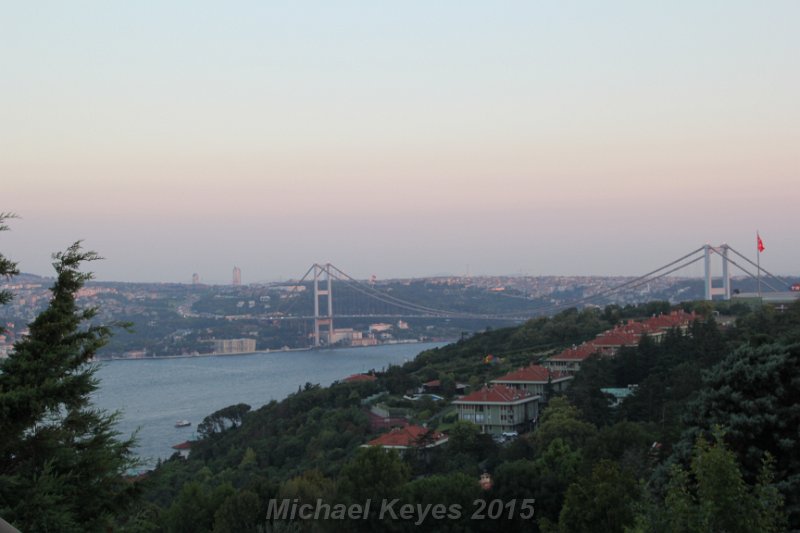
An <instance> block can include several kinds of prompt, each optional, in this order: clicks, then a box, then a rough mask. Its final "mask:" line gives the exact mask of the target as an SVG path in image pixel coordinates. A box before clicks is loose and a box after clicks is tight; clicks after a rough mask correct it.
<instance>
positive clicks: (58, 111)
mask: <svg viewBox="0 0 800 533" xmlns="http://www.w3.org/2000/svg"><path fill="white" fill-rule="evenodd" d="M7 11H8V13H7V14H6V15H4V17H3V18H4V21H3V23H2V24H3V27H1V28H0V67H1V68H2V71H3V75H2V78H3V79H2V84H0V97H2V107H0V186H1V188H0V211H14V212H16V213H18V214H19V215H21V216H22V218H21V219H20V220H17V221H14V222H13V223H12V229H13V231H12V232H7V233H4V234H2V235H0V249H1V250H2V251H3V253H4V254H5V255H7V256H10V257H12V258H13V259H15V260H17V261H19V262H20V266H21V268H22V269H23V270H25V271H31V272H35V273H40V274H47V273H49V254H50V253H51V252H53V251H55V250H59V249H63V248H64V247H66V246H67V245H68V244H69V243H70V242H72V241H73V240H76V239H85V242H86V246H87V247H90V248H92V249H95V250H97V251H98V252H100V253H101V254H102V255H104V256H106V257H107V260H106V261H104V262H103V263H102V264H97V265H95V270H96V271H97V273H98V277H99V278H100V279H107V280H132V281H146V280H152V281H189V280H190V279H191V274H192V273H193V272H198V273H199V274H200V275H201V276H202V277H203V279H205V280H207V281H210V282H228V281H229V280H230V273H231V269H232V268H233V265H234V264H236V265H238V266H240V267H241V268H242V272H243V279H244V281H245V282H249V281H263V280H273V279H280V278H287V277H292V276H299V275H301V274H302V273H303V272H305V270H306V268H307V267H308V265H309V264H311V263H312V262H315V261H331V262H334V263H335V264H337V265H338V266H340V267H341V268H342V269H344V270H345V271H348V272H350V273H352V274H353V275H355V276H359V277H366V276H369V275H370V274H373V273H374V274H376V275H378V277H383V278H386V277H396V276H419V275H426V274H438V273H454V274H461V273H464V272H465V271H466V268H467V265H469V269H470V272H471V273H473V274H481V273H483V274H504V273H525V274H533V275H538V274H621V275H624V274H628V275H630V274H641V273H644V272H646V271H648V270H651V269H653V268H656V267H658V266H660V265H662V264H664V263H667V262H669V261H670V260H672V259H674V258H676V257H677V256H680V255H682V254H683V253H685V252H687V251H689V250H692V249H694V248H696V247H698V246H700V245H701V244H704V243H706V242H709V243H712V244H719V243H722V242H728V243H729V244H731V245H732V246H734V247H736V248H737V249H739V250H740V251H741V252H745V253H748V254H752V253H753V250H754V241H755V236H754V234H755V231H756V229H758V230H760V232H761V234H762V237H763V238H764V240H765V243H766V245H767V251H766V252H765V253H764V254H763V255H762V261H763V265H764V266H765V267H767V268H769V269H771V270H772V271H774V272H776V273H783V274H798V273H800V248H799V247H798V240H797V237H796V236H795V233H796V228H797V218H798V217H797V215H796V212H797V207H796V204H797V198H798V193H799V192H800V155H799V154H800V150H798V146H800V105H798V103H797V102H798V99H797V95H798V94H800V69H798V63H797V61H798V57H800V34H798V32H797V31H796V27H795V22H796V21H797V20H800V4H798V3H796V2H792V1H775V2H770V3H765V4H757V3H752V2H736V1H732V2H725V3H717V2H714V3H712V2H699V3H698V2H673V3H670V4H669V5H668V6H667V5H658V4H655V3H652V4H651V3H646V2H633V1H631V2H619V3H614V4H613V5H611V6H609V5H607V4H604V5H603V6H602V7H599V6H598V5H597V4H595V3H592V2H575V3H569V5H565V4H564V3H557V4H553V5H547V6H545V5H538V4H531V3H528V2H507V3H503V4H492V5H489V4H485V3H480V2H474V3H473V2H442V3H436V5H435V6H433V5H430V3H423V2H407V3H403V4H401V5H396V6H393V7H386V6H379V5H376V4H374V3H369V2H343V3H341V4H340V3H336V6H335V7H332V5H331V4H329V3H326V2H296V3H292V4H291V5H287V6H280V7H279V6H274V5H271V6H268V5H263V4H262V3H260V2H255V1H253V2H240V3H237V4H236V5H235V6H224V7H223V6H220V5H218V4H215V3H210V2H209V3H206V2H191V3H188V2H187V3H185V4H181V3H176V4H171V5H170V6H169V7H165V6H162V5H161V3H159V2H142V3H136V4H135V5H134V4H130V5H124V4H122V3H120V4H113V3H107V2H90V3H85V4H77V5H76V4H64V3H60V2H53V3H51V4H49V5H41V4H37V5H35V6H33V5H24V4H21V5H15V6H12V7H11V8H9V9H8V10H7ZM690 273H691V272H690Z"/></svg>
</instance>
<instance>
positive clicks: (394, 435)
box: [364, 426, 447, 451]
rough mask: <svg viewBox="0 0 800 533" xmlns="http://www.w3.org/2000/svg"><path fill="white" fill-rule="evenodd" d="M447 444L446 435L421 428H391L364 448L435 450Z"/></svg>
mask: <svg viewBox="0 0 800 533" xmlns="http://www.w3.org/2000/svg"><path fill="white" fill-rule="evenodd" d="M445 442H447V435H445V434H444V433H439V432H438V431H433V430H431V429H428V428H425V427H422V426H405V427H399V428H393V429H392V430H390V431H389V432H388V433H384V434H383V435H380V436H379V437H377V438H375V439H372V440H371V441H369V442H368V443H366V444H365V445H364V446H365V447H367V446H380V447H381V448H384V449H387V450H400V451H404V450H408V449H410V448H417V449H425V448H435V447H437V446H441V445H442V444H444V443H445Z"/></svg>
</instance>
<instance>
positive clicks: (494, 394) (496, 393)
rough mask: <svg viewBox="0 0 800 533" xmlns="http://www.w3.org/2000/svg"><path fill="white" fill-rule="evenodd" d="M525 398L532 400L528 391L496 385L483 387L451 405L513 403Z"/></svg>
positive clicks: (531, 395)
mask: <svg viewBox="0 0 800 533" xmlns="http://www.w3.org/2000/svg"><path fill="white" fill-rule="evenodd" d="M527 398H534V396H533V394H531V393H530V392H528V391H523V390H519V389H515V388H513V387H508V386H506V385H502V384H497V385H494V386H492V387H484V388H482V389H481V390H479V391H475V392H473V393H471V394H468V395H466V396H464V397H463V398H459V399H458V400H456V401H454V402H453V403H461V402H477V403H513V402H518V401H520V400H525V399H527Z"/></svg>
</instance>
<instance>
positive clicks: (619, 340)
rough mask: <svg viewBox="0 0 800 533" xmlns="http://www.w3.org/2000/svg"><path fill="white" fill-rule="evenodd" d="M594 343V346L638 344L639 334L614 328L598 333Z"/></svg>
mask: <svg viewBox="0 0 800 533" xmlns="http://www.w3.org/2000/svg"><path fill="white" fill-rule="evenodd" d="M592 344H593V345H594V346H637V345H638V344H639V336H638V335H635V334H633V333H625V332H623V331H620V330H616V329H612V330H610V331H606V332H605V333H601V334H600V335H598V336H597V338H596V339H595V340H593V341H592Z"/></svg>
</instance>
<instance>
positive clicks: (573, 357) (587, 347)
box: [542, 343, 598, 374]
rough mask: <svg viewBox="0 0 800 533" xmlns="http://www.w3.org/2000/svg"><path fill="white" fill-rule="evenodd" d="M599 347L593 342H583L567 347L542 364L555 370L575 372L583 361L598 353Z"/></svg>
mask: <svg viewBox="0 0 800 533" xmlns="http://www.w3.org/2000/svg"><path fill="white" fill-rule="evenodd" d="M597 353H598V349H597V347H596V346H594V345H593V344H589V343H583V344H581V345H580V346H573V347H571V348H567V349H566V350H564V351H563V352H561V353H560V354H558V355H554V356H553V357H551V358H549V359H547V360H545V361H543V362H542V366H544V367H545V368H548V369H550V370H553V371H561V372H565V373H568V374H574V373H575V372H577V371H578V370H580V369H581V363H583V362H584V361H585V360H587V359H588V358H589V357H591V356H593V355H597Z"/></svg>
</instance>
